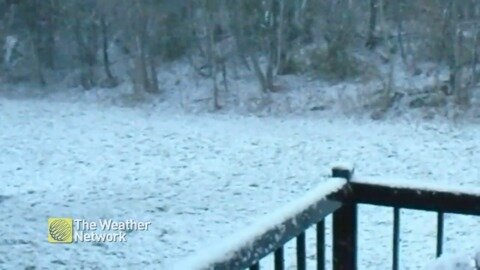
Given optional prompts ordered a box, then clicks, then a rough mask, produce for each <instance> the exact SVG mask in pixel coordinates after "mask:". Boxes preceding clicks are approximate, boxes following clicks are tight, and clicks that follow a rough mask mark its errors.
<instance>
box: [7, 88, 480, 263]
mask: <svg viewBox="0 0 480 270" xmlns="http://www.w3.org/2000/svg"><path fill="white" fill-rule="evenodd" d="M0 130H1V132H0V149H2V151H1V153H0V179H1V181H2V187H1V188H0V269H25V268H26V267H29V268H28V269H34V268H32V267H33V266H36V268H35V269H62V268H69V269H72V268H76V269H80V268H83V269H92V268H96V269H107V268H128V269H140V268H144V269H159V268H160V269H170V266H171V265H172V264H174V263H176V262H178V261H180V260H182V258H185V257H186V256H189V255H191V254H193V253H194V252H195V251H196V250H204V249H205V248H209V247H211V246H212V245H215V244H216V243H218V242H219V241H220V240H222V239H224V238H225V237H229V236H232V235H233V234H234V233H235V232H237V231H239V230H242V229H244V228H246V227H247V225H246V224H249V223H251V222H254V221H255V219H256V218H257V217H261V216H262V215H264V214H265V213H269V212H271V211H273V210H275V209H277V208H278V207H280V206H281V205H283V204H285V203H286V202H289V201H291V200H294V199H295V198H297V197H298V196H301V195H302V194H304V193H305V192H306V191H307V190H310V189H312V188H313V187H315V186H316V185H318V184H319V183H321V182H324V181H327V178H328V174H329V167H330V165H331V164H332V162H335V161H336V160H349V161H352V162H354V163H355V166H356V175H357V176H358V177H360V176H366V177H379V176H382V177H383V176H392V177H394V178H401V179H406V180H411V181H413V182H418V181H428V182H431V183H438V184H442V185H444V184H450V185H452V186H454V187H458V186H474V187H478V186H479V185H480V170H479V166H478V164H479V162H480V134H479V131H480V126H479V125H475V124H449V123H446V122H445V123H444V122H430V123H425V122H424V123H417V122H413V121H412V122H409V121H406V120H402V121H396V122H393V121H390V122H389V121H386V122H370V121H365V120H355V119H333V118H331V119H329V118H328V117H327V118H319V117H315V116H313V115H311V116H303V117H300V116H295V117H293V116H291V117H285V118H283V119H281V118H273V117H264V118H257V117H246V116H237V115H221V114H201V115H185V114H181V113H172V112H168V113H166V112H162V110H160V109H151V108H150V109H146V108H138V109H133V108H120V107H113V106H103V105H102V106H100V105H94V104H93V105H92V104H87V103H85V102H77V103H70V102H58V101H57V102H51V101H48V100H12V99H5V98H0ZM384 179H385V181H388V179H389V178H388V177H386V178H384ZM392 179H393V178H392ZM50 216H67V217H74V218H85V219H89V220H94V219H98V218H112V219H116V220H125V219H136V220H140V221H151V222H152V227H151V229H150V230H149V231H147V232H132V233H131V234H129V235H128V242H126V243H109V244H89V243H77V244H74V245H53V244H49V243H47V218H48V217H50ZM391 216H392V210H391V209H389V208H379V207H370V206H362V207H361V210H360V224H359V230H360V235H361V236H360V237H361V238H360V242H359V246H360V247H362V250H361V252H360V258H359V259H360V261H361V265H362V269H387V268H389V266H390V250H391V231H392V227H391V224H392V220H391ZM435 226H436V224H435V215H434V214H433V213H426V212H419V211H408V210H403V211H402V224H401V229H402V235H401V236H402V239H401V241H402V242H401V258H402V264H401V269H423V268H424V267H425V266H426V264H427V263H428V262H429V261H430V260H431V259H433V257H434V252H435V230H436V227H435ZM479 231H480V218H478V217H468V216H459V215H447V216H446V227H445V237H446V239H445V249H446V252H447V253H454V252H455V253H461V254H471V255H473V250H474V248H475V246H477V247H478V246H479V245H480V244H479V243H480V233H479ZM313 246H314V243H313V242H309V244H308V248H309V253H311V252H313ZM293 258H294V254H293V253H292V254H290V255H288V257H287V259H288V261H287V263H290V262H293ZM309 258H313V255H310V257H309Z"/></svg>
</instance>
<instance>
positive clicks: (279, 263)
mask: <svg viewBox="0 0 480 270" xmlns="http://www.w3.org/2000/svg"><path fill="white" fill-rule="evenodd" d="M273 257H274V263H275V270H283V269H284V268H285V267H284V266H283V262H284V259H283V246H281V247H279V248H277V250H275V253H274V254H273Z"/></svg>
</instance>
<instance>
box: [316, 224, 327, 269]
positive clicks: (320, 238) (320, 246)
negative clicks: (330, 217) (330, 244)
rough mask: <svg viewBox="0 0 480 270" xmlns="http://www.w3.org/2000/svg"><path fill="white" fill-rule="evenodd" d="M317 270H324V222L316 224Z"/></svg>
mask: <svg viewBox="0 0 480 270" xmlns="http://www.w3.org/2000/svg"><path fill="white" fill-rule="evenodd" d="M317 270H325V220H322V221H320V222H318V223H317Z"/></svg>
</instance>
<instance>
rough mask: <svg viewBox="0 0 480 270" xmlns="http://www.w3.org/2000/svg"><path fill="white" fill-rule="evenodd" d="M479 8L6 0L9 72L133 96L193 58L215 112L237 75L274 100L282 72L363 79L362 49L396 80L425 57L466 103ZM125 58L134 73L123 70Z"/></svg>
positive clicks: (1, 6) (471, 0) (436, 0)
mask: <svg viewBox="0 0 480 270" xmlns="http://www.w3.org/2000/svg"><path fill="white" fill-rule="evenodd" d="M479 2H480V1H477V0H465V1H455V0H432V1H413V0H369V1H353V0H336V1H333V0H260V1H259V0H199V1H193V0H183V1H178V0H177V1H170V0H141V1H133V0H65V1H61V0H0V40H1V44H2V50H1V53H0V56H1V58H2V62H1V66H0V72H1V74H2V78H3V80H6V81H11V82H15V81H29V82H36V83H38V84H40V85H48V84H51V83H54V82H55V76H53V75H51V74H62V75H61V76H67V75H70V76H76V77H77V78H78V83H79V85H81V86H82V87H83V88H85V89H90V88H93V87H97V86H100V87H113V86H116V85H118V84H119V83H121V82H122V81H127V80H128V81H129V82H131V83H132V85H133V86H134V89H135V91H136V92H149V93H160V92H161V90H162V89H161V87H160V86H159V82H158V80H157V76H156V74H157V72H158V70H159V69H161V68H162V63H165V62H168V61H175V60H177V59H187V60H188V63H190V65H191V66H192V67H193V68H194V70H195V71H196V72H197V73H198V74H200V75H201V76H203V77H205V78H206V79H208V80H211V82H212V93H213V97H214V100H215V102H214V106H215V107H216V108H218V107H219V106H220V105H219V103H218V100H217V99H218V93H219V91H228V79H227V78H228V77H229V76H232V74H235V73H236V69H238V68H243V69H245V70H248V71H250V72H251V73H252V74H254V75H255V77H256V78H257V80H258V84H259V87H260V89H261V91H263V92H264V93H269V92H272V91H276V89H277V85H276V84H275V78H276V77H277V76H280V75H286V74H302V73H309V74H315V75H318V76H323V77H326V78H333V79H340V80H342V79H348V78H351V77H355V76H360V75H362V73H363V72H365V68H364V66H363V64H362V63H361V60H360V59H358V57H356V53H358V52H362V51H365V52H367V53H368V51H372V52H377V53H378V54H379V55H381V57H382V58H383V59H384V61H385V63H392V64H391V66H392V68H391V70H390V73H393V72H395V71H394V67H393V59H394V58H396V59H401V61H403V62H404V63H405V64H406V65H408V66H411V67H412V70H413V71H412V73H415V71H414V70H415V67H416V65H417V64H418V63H420V62H422V61H425V62H432V63H437V64H438V65H439V66H442V65H444V66H447V67H448V70H449V72H450V78H449V80H448V82H447V83H446V84H447V86H448V90H445V91H446V92H449V93H450V94H454V95H455V97H456V98H457V100H458V102H460V103H462V104H468V102H469V100H470V93H469V91H470V90H469V89H471V88H472V86H474V85H476V83H477V77H478V69H477V61H478V51H477V47H478V45H479V44H478V42H479V38H478V37H479V33H480V32H479V24H480V20H479V12H480V3H479ZM112 48H115V50H113V49H112ZM114 59H115V60H114ZM119 62H121V63H122V64H123V65H125V66H126V67H128V68H127V70H128V71H127V72H126V73H125V74H124V73H122V71H121V69H120V70H119V69H115V68H114V67H115V66H116V65H118V64H120V63H119ZM389 80H391V79H388V78H387V79H386V81H389ZM386 85H387V87H386V91H387V92H388V91H391V88H393V87H394V86H393V85H392V84H391V83H387V84H386Z"/></svg>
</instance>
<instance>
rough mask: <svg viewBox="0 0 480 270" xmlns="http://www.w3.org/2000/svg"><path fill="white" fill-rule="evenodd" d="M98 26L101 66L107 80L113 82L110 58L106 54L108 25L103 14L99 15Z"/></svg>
mask: <svg viewBox="0 0 480 270" xmlns="http://www.w3.org/2000/svg"><path fill="white" fill-rule="evenodd" d="M100 27H101V31H102V56H103V67H104V70H105V74H106V75H107V79H108V81H109V82H112V83H113V82H114V81H115V77H114V76H113V74H112V71H111V69H110V59H109V55H108V26H107V22H106V19H105V14H102V15H101V17H100Z"/></svg>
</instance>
